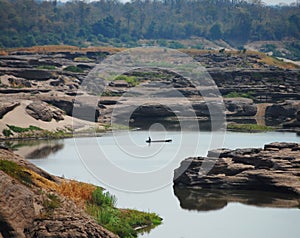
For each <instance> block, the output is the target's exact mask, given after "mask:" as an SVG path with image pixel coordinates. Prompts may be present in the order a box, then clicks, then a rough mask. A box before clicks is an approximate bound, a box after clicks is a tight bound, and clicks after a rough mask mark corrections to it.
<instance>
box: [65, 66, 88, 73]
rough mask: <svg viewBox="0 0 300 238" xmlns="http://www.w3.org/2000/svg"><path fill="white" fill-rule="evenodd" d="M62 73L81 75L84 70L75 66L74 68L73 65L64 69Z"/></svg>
mask: <svg viewBox="0 0 300 238" xmlns="http://www.w3.org/2000/svg"><path fill="white" fill-rule="evenodd" d="M64 71H68V72H72V73H83V72H84V70H83V69H81V68H79V67H77V66H74V65H70V66H67V67H66V68H64Z"/></svg>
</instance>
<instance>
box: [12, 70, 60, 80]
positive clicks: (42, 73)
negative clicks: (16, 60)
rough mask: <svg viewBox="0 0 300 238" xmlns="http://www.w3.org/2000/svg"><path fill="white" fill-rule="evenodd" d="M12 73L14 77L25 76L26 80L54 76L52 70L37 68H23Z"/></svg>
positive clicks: (45, 78) (46, 78)
mask: <svg viewBox="0 0 300 238" xmlns="http://www.w3.org/2000/svg"><path fill="white" fill-rule="evenodd" d="M12 74H13V75H14V76H16V77H20V78H25V79H28V80H48V79H51V78H53V77H54V75H53V73H52V72H49V71H46V70H39V69H23V70H18V71H17V70H16V71H13V72H12Z"/></svg>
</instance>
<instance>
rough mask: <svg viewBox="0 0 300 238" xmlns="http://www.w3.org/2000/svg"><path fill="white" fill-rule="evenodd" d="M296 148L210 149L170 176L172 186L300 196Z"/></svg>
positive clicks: (298, 150)
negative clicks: (270, 192)
mask: <svg viewBox="0 0 300 238" xmlns="http://www.w3.org/2000/svg"><path fill="white" fill-rule="evenodd" d="M299 167H300V145H299V144H297V143H271V144H267V145H265V147H264V149H237V150H227V149H221V150H214V151H210V152H209V153H208V157H196V158H188V159H185V160H184V161H182V162H181V165H180V167H179V168H178V169H176V170H175V173H174V185H175V186H183V187H192V188H200V189H203V188H209V189H233V190H258V191H272V192H278V193H286V194H294V195H297V196H300V179H299V177H300V170H299Z"/></svg>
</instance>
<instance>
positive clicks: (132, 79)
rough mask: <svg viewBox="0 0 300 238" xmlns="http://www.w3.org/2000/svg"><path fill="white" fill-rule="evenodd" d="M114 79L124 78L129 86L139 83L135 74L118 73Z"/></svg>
mask: <svg viewBox="0 0 300 238" xmlns="http://www.w3.org/2000/svg"><path fill="white" fill-rule="evenodd" d="M115 80H116V81H117V80H124V81H126V82H127V83H128V84H129V85H130V86H133V87H135V86H137V85H138V84H139V81H138V78H137V77H135V76H127V75H120V76H118V77H116V78H115Z"/></svg>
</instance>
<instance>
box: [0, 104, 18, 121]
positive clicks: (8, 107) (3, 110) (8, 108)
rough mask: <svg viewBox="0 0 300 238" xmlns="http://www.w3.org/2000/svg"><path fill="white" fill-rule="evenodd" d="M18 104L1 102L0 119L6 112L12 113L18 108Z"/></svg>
mask: <svg viewBox="0 0 300 238" xmlns="http://www.w3.org/2000/svg"><path fill="white" fill-rule="evenodd" d="M19 105H20V103H19V102H1V104H0V119H1V118H2V117H3V116H4V115H5V114H6V113H8V112H10V111H12V110H13V109H14V108H15V107H17V106H19Z"/></svg>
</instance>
